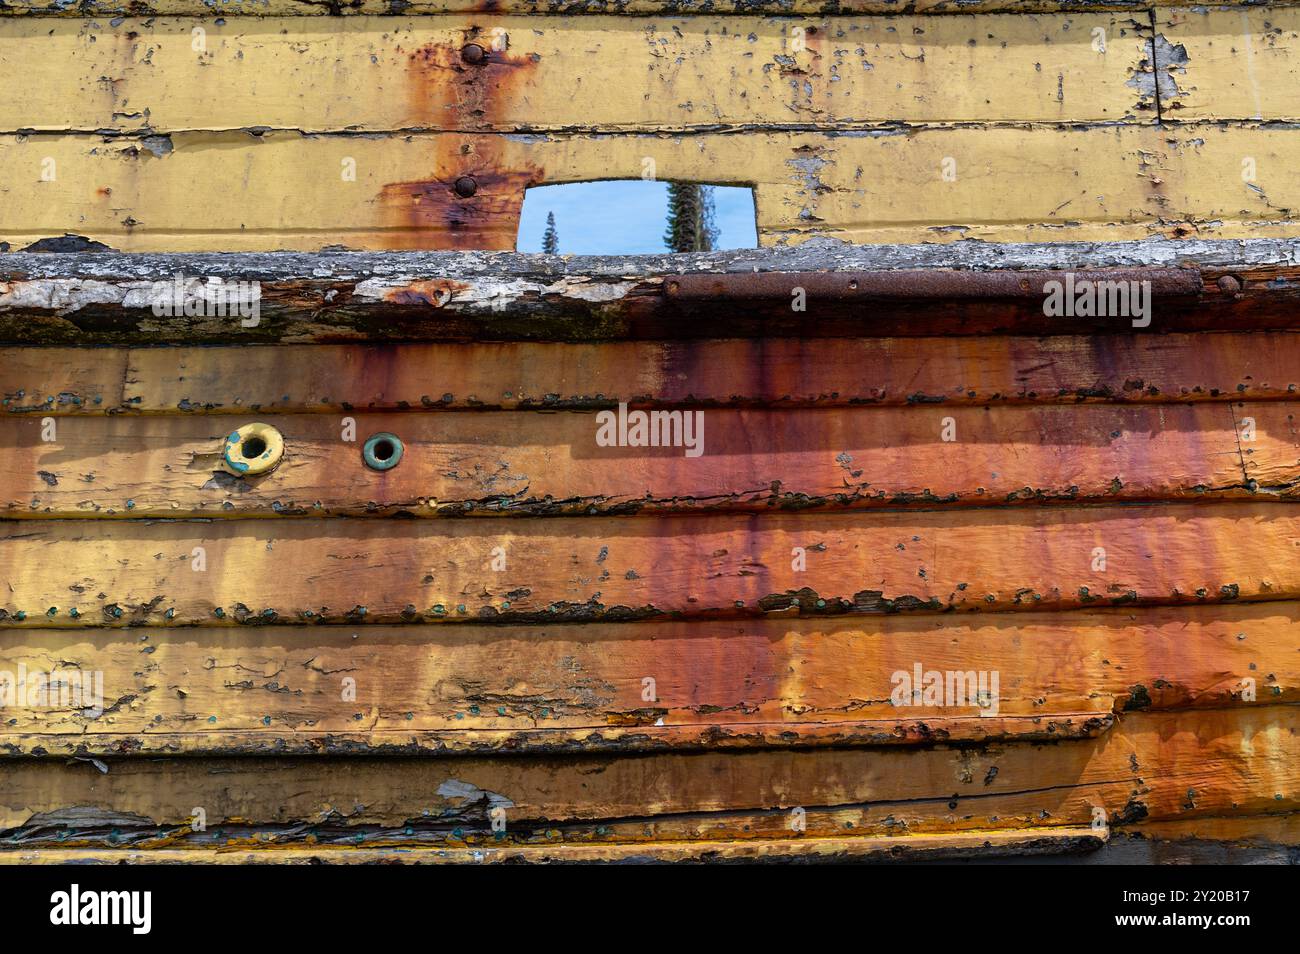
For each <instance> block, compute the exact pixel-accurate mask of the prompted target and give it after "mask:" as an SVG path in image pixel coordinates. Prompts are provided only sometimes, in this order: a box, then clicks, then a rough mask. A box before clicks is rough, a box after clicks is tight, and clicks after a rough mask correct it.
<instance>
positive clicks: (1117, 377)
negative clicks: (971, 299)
mask: <svg viewBox="0 0 1300 954" xmlns="http://www.w3.org/2000/svg"><path fill="white" fill-rule="evenodd" d="M1297 394H1300V334H1296V333H1293V332H1254V333H1250V334H1231V335H1230V334H1222V335H1215V336H1213V337H1209V338H1207V337H1205V336H1203V335H1188V334H1168V335H1161V336H1159V337H1153V336H1139V335H1095V336H1091V337H1087V338H1085V337H1075V336H1059V337H1050V338H1015V337H1005V336H998V337H965V338H858V339H838V340H835V339H815V338H814V339H797V338H796V339H787V340H773V339H756V340H747V341H746V340H722V341H707V340H705V341H699V342H695V343H691V344H689V345H686V344H676V343H670V342H661V341H654V342H640V341H611V342H608V343H602V344H577V343H575V344H567V343H564V344H562V343H541V342H538V343H515V342H508V343H506V342H503V343H482V344H469V343H454V342H447V343H436V344H432V343H431V344H424V343H405V344H391V345H287V344H281V345H247V346H244V347H207V348H186V347H178V348H164V347H156V348H117V349H113V350H106V349H103V348H40V349H34V348H8V349H0V407H3V409H4V410H6V411H8V412H10V413H13V414H34V415H38V416H41V417H45V416H47V415H56V416H57V415H67V414H105V413H110V412H112V413H120V412H122V411H135V412H140V413H146V414H151V413H170V412H175V411H184V412H187V413H215V414H223V415H225V414H231V415H247V414H250V413H256V412H266V413H275V414H285V413H299V412H321V411H332V412H336V413H339V414H342V413H343V412H345V411H349V412H350V411H366V410H370V411H391V410H399V409H402V410H405V409H412V408H414V409H421V410H438V409H461V408H475V409H494V408H500V409H515V408H518V409H579V408H582V409H596V408H607V407H613V406H616V405H617V404H618V403H619V402H620V401H621V402H626V403H629V404H631V405H633V406H639V405H658V406H661V407H663V406H677V405H685V406H696V407H710V406H727V405H732V406H745V405H757V404H762V405H769V406H780V407H797V406H821V407H840V406H853V405H860V404H872V405H880V406H897V405H909V404H936V405H938V404H942V405H962V404H980V405H984V404H1018V403H1051V402H1063V403H1070V404H1076V403H1080V402H1094V401H1101V402H1107V403H1110V402H1128V403H1137V402H1143V403H1147V402H1151V403H1154V402H1160V403H1164V402H1169V401H1192V402H1199V401H1228V400H1232V399H1239V398H1243V397H1244V398H1247V399H1249V400H1250V401H1252V402H1257V401H1262V400H1275V399H1291V400H1294V399H1295V398H1296V396H1297Z"/></svg>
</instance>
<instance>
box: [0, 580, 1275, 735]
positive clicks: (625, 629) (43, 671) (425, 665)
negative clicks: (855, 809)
mask: <svg viewBox="0 0 1300 954" xmlns="http://www.w3.org/2000/svg"><path fill="white" fill-rule="evenodd" d="M1297 649H1300V609H1298V608H1297V604H1295V603H1268V604H1241V605H1236V606H1201V607H1179V608H1157V609H1125V610H1118V609H1112V610H1089V611H1084V612H1081V613H1073V614H1068V615H1060V614H1045V613H1042V614H1034V613H1031V614H983V615H981V616H979V617H971V616H964V617H960V618H956V619H954V618H949V617H943V618H938V619H935V618H924V617H916V616H893V617H883V618H879V619H875V620H872V621H870V622H860V623H847V622H845V621H843V620H841V621H833V622H831V621H827V622H822V621H811V620H809V621H804V620H793V621H782V620H757V621H748V622H725V621H719V622H709V623H636V624H633V623H625V624H617V625H585V626H572V625H569V626H564V625H557V626H546V627H538V626H525V627H519V628H511V629H505V630H503V629H496V628H494V629H487V630H484V629H483V628H482V627H466V626H455V625H451V626H438V627H382V626H371V627H354V628H343V627H339V628H329V629H324V630H320V629H317V630H311V631H309V632H302V631H299V630H285V629H282V628H257V629H240V630H238V631H236V632H233V633H231V632H227V631H214V630H211V629H206V628H200V629H161V630H160V629H154V628H150V629H148V630H120V629H99V630H78V631H68V630H35V631H29V632H19V633H12V634H10V636H9V638H8V639H7V640H6V643H5V646H4V648H3V649H0V673H7V674H9V675H8V676H7V677H6V678H7V679H8V681H9V682H10V683H13V682H15V681H16V680H17V674H18V673H19V672H20V671H23V670H22V669H21V668H20V667H26V668H25V671H26V672H27V673H28V682H29V685H37V684H38V682H40V681H42V680H43V683H40V684H44V685H48V684H50V682H63V683H65V684H67V685H69V686H71V685H73V683H74V680H75V679H80V678H82V676H81V675H80V674H94V673H99V674H101V675H100V676H99V677H97V678H99V679H101V680H102V687H103V702H102V706H101V708H102V710H103V711H102V712H101V713H98V714H96V713H94V712H91V711H87V710H79V709H77V708H75V706H73V705H72V704H71V701H69V704H67V705H62V706H57V705H56V706H48V705H45V704H44V702H45V700H44V699H41V698H38V699H31V700H29V699H27V698H22V697H18V698H15V699H14V700H12V702H10V703H7V704H6V710H5V711H6V721H5V723H4V725H3V727H2V730H0V752H3V753H4V754H7V755H11V756H18V755H51V756H65V757H66V756H70V755H90V756H107V755H134V754H146V755H166V754H194V755H200V754H202V755H220V754H226V755H266V754H282V755H283V754H295V753H296V754H319V755H323V756H329V757H349V756H361V755H376V754H383V753H387V754H393V755H408V754H415V753H427V752H491V751H504V752H512V751H518V752H568V751H573V752H581V751H589V752H590V751H599V750H614V751H646V750H655V749H714V748H729V749H744V748H764V747H783V746H818V745H836V746H843V745H895V744H898V745H908V744H913V745H915V744H933V743H958V742H960V743H973V742H987V741H999V740H1000V741H1032V740H1034V739H1049V738H1057V739H1071V738H1073V739H1078V738H1081V737H1085V736H1089V735H1096V734H1100V733H1101V732H1102V731H1105V730H1106V729H1107V728H1109V727H1110V726H1111V724H1112V721H1113V718H1114V716H1113V713H1129V712H1134V711H1141V710H1152V711H1159V710H1174V709H1200V708H1207V707H1231V706H1237V705H1240V706H1245V707H1251V706H1254V705H1263V704H1267V703H1278V702H1280V703H1294V702H1296V701H1297V700H1300V661H1297ZM54 661H57V664H56V663H55V662H54ZM918 663H919V664H920V665H921V666H922V670H923V672H930V671H933V672H939V673H947V672H962V673H968V672H970V673H974V674H975V676H974V679H975V681H976V682H978V678H979V676H978V674H979V673H985V674H986V676H987V674H991V673H997V674H998V677H997V680H998V681H997V687H996V691H995V692H993V693H992V695H993V696H994V697H995V698H993V699H992V700H991V703H992V704H990V705H987V706H985V707H984V710H983V711H981V710H980V709H979V708H978V707H977V706H976V705H974V702H975V700H974V699H967V700H964V702H965V704H961V705H955V704H954V703H955V702H962V701H963V700H957V699H955V697H953V698H949V699H948V704H947V705H935V704H933V703H934V702H935V701H936V700H934V699H930V700H926V699H925V698H922V699H920V700H911V699H910V694H909V690H908V689H906V688H904V689H903V690H902V695H901V696H900V697H899V698H902V699H904V700H908V701H909V703H910V702H916V703H918V704H915V705H913V704H909V705H906V706H897V705H895V704H894V703H893V701H892V700H891V694H893V693H894V692H895V690H896V689H898V688H899V687H900V686H904V685H905V683H904V681H903V678H902V677H900V676H899V675H898V674H899V673H903V674H905V675H906V676H907V678H909V679H911V678H912V676H913V673H914V669H915V666H916V665H917V664H918ZM945 679H946V676H945ZM348 680H352V682H351V683H349V682H348ZM646 680H652V682H651V683H650V684H649V687H647V683H646ZM985 685H986V686H988V685H989V682H988V678H986V682H985ZM918 688H919V687H918ZM349 690H352V692H351V698H349ZM647 694H648V695H649V696H650V698H648V699H647V698H646V695H647Z"/></svg>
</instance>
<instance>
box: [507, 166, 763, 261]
mask: <svg viewBox="0 0 1300 954" xmlns="http://www.w3.org/2000/svg"><path fill="white" fill-rule="evenodd" d="M708 188H710V189H712V190H713V207H714V212H715V219H716V223H717V226H718V229H719V233H720V234H719V238H718V248H720V249H728V248H754V247H756V246H757V245H758V235H757V233H756V232H755V230H754V192H753V190H752V189H750V188H748V187H747V186H709V187H708ZM547 212H554V213H555V229H556V231H557V232H558V233H559V236H560V254H561V255H638V254H653V253H655V252H664V251H666V249H665V248H664V228H665V226H666V224H667V212H668V183H666V182H644V181H642V180H640V179H632V180H617V181H612V182H575V183H569V184H566V185H552V186H538V187H537V188H535V189H529V190H528V192H527V193H526V194H525V195H524V210H523V214H522V215H521V216H520V220H519V222H520V224H519V251H521V252H540V251H541V250H542V233H543V232H545V231H546V213H547Z"/></svg>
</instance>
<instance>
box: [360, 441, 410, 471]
mask: <svg viewBox="0 0 1300 954" xmlns="http://www.w3.org/2000/svg"><path fill="white" fill-rule="evenodd" d="M361 459H362V460H364V461H365V462H366V466H367V467H369V468H370V469H371V470H392V469H393V468H394V467H396V466H397V465H398V463H400V462H401V460H402V439H401V438H400V437H398V436H397V435H396V434H389V433H387V432H382V433H379V434H372V435H371V436H370V437H369V438H367V439H366V442H365V444H364V445H362V447H361Z"/></svg>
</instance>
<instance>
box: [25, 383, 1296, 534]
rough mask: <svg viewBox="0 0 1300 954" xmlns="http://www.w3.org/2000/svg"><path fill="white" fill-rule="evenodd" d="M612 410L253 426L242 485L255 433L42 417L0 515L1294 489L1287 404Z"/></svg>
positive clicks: (208, 420) (390, 510) (515, 508)
mask: <svg viewBox="0 0 1300 954" xmlns="http://www.w3.org/2000/svg"><path fill="white" fill-rule="evenodd" d="M618 413H620V412H615V411H605V412H598V413H592V412H565V413H527V412H519V411H488V412H462V413H445V414H348V415H323V414H320V415H301V414H300V415H290V416H278V415H262V416H260V417H258V418H257V419H256V420H257V422H258V423H261V424H267V425H270V426H271V427H273V428H275V429H276V430H278V431H279V432H280V433H281V434H282V435H283V439H284V442H285V457H284V459H283V460H282V461H281V463H280V464H279V465H278V466H277V467H276V468H275V470H273V471H271V472H269V473H266V474H261V475H258V476H256V477H251V476H250V477H238V478H236V477H232V476H231V475H229V474H227V473H225V472H224V470H223V468H222V462H223V460H224V458H223V457H222V454H223V451H224V448H225V442H226V438H227V436H228V435H229V434H230V433H231V432H232V431H233V429H234V428H235V427H236V426H237V425H238V424H244V423H249V422H250V421H251V420H252V419H246V418H237V419H233V420H232V419H230V418H227V417H225V416H220V417H215V416H201V415H194V416H184V417H149V418H139V417H132V416H113V417H70V418H66V419H63V420H61V421H60V422H59V425H58V427H57V430H56V433H55V435H54V436H55V437H56V439H55V440H52V441H51V440H46V439H45V438H46V437H49V436H50V435H49V428H48V426H47V425H46V424H45V423H43V422H44V421H45V420H46V419H45V418H37V417H36V416H34V415H33V416H26V417H22V418H17V419H12V418H11V419H9V420H6V421H4V422H3V424H2V425H0V513H3V514H5V515H6V516H11V517H12V516H22V517H38V516H39V517H84V516H88V515H94V514H102V515H106V516H114V515H116V516H126V517H151V516H162V517H185V516H207V515H215V516H225V517H236V516H275V515H282V516H283V515H288V516H302V515H311V516H325V515H329V514H353V515H382V514H394V513H404V514H413V515H415V516H424V517H432V516H452V515H464V514H472V513H489V514H501V513H505V514H519V515H546V514H566V513H568V514H588V515H590V514H597V513H627V514H633V513H657V512H696V511H771V510H774V509H775V510H817V509H824V508H831V509H838V508H844V507H854V508H859V507H884V506H890V507H897V506H907V505H919V506H927V507H933V506H946V505H963V504H967V505H969V504H974V505H982V506H987V505H991V504H998V503H1011V504H1017V503H1019V504H1024V503H1041V502H1051V501H1058V502H1059V501H1070V502H1089V501H1091V502H1107V503H1110V502H1118V501H1143V500H1175V499H1188V498H1191V499H1197V500H1200V499H1207V498H1218V497H1223V498H1233V499H1242V500H1246V499H1252V498H1256V499H1274V498H1289V497H1291V496H1293V495H1295V494H1296V492H1297V487H1298V486H1300V421H1297V414H1300V405H1297V404H1293V403H1263V404H1245V403H1235V404H1233V405H1231V406H1225V405H1222V404H1178V405H1161V406H1101V405H1087V406H1083V407H1060V406H1047V407H1009V408H976V407H954V408H943V409H941V408H933V407H929V406H920V407H912V408H812V409H792V410H779V411H772V410H765V409H752V410H748V409H747V410H735V409H709V410H703V411H689V410H688V411H686V412H680V411H678V412H671V413H672V414H675V415H676V416H675V418H665V420H668V421H669V422H670V423H669V424H668V425H666V426H668V428H669V430H668V431H662V432H661V431H660V430H659V425H657V424H656V425H654V426H655V428H656V430H655V435H656V436H655V441H656V443H658V442H659V439H660V438H661V437H663V436H664V435H667V436H666V437H664V443H667V440H668V438H671V437H673V436H674V435H676V436H677V438H679V439H678V440H677V444H678V446H663V447H649V446H647V447H611V446H601V445H600V440H601V439H602V438H601V434H602V428H603V427H608V428H609V429H610V431H611V433H612V432H613V430H612V429H613V427H614V426H615V424H616V421H617V415H618ZM623 413H624V414H625V416H626V414H627V412H626V409H624V412H623ZM641 413H655V414H660V415H666V414H669V413H670V412H664V411H661V410H656V411H654V412H641ZM601 415H604V420H605V421H607V422H615V423H607V424H602V417H601ZM647 419H648V418H647ZM648 420H649V419H648ZM672 421H676V423H675V424H672V423H671V422H672ZM349 422H350V423H349ZM685 425H689V430H687V428H686V426H685ZM629 426H631V425H629ZM673 428H675V430H673ZM374 434H393V435H396V437H398V438H399V439H400V440H401V442H402V444H403V451H402V456H401V461H400V463H398V464H397V466H396V467H394V468H393V469H391V470H388V471H375V470H372V469H370V468H369V467H368V466H366V464H365V463H364V462H363V458H362V448H363V446H364V444H365V441H366V440H367V438H368V437H370V436H371V435H374ZM1243 434H1246V436H1248V437H1249V438H1250V439H1249V440H1245V441H1243ZM646 442H647V443H648V442H649V438H648V437H647V438H646ZM1252 481H1253V483H1252Z"/></svg>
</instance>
